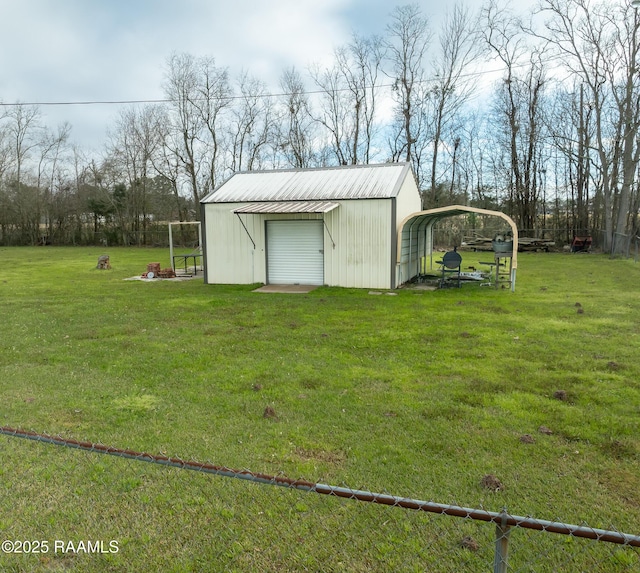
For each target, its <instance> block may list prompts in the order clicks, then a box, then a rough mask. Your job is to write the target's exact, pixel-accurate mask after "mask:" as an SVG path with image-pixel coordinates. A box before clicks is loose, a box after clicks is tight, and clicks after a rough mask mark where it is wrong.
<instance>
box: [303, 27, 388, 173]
mask: <svg viewBox="0 0 640 573" xmlns="http://www.w3.org/2000/svg"><path fill="white" fill-rule="evenodd" d="M334 56H335V62H334V64H333V66H332V67H330V68H327V69H324V70H320V69H319V67H318V66H314V67H312V68H311V70H310V71H311V77H312V78H313V81H314V82H315V84H316V85H317V86H318V87H319V88H320V90H321V92H322V98H321V103H320V110H319V115H318V116H317V117H316V118H315V119H316V121H317V122H318V123H319V124H321V125H322V126H323V127H324V128H325V130H326V132H327V133H328V134H329V137H330V140H331V150H332V153H333V154H334V155H335V158H336V160H337V162H338V164H340V165H356V164H358V163H368V162H369V161H370V159H371V148H372V142H373V138H374V135H375V123H374V122H375V114H376V101H377V96H378V91H379V89H380V88H379V80H378V77H379V75H380V69H381V63H382V45H381V40H380V39H379V38H376V37H373V38H370V39H365V38H361V37H358V36H354V37H353V39H352V42H351V43H350V44H348V45H347V46H342V47H340V48H338V49H336V50H335V52H334Z"/></svg>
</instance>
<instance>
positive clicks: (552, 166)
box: [0, 0, 640, 255]
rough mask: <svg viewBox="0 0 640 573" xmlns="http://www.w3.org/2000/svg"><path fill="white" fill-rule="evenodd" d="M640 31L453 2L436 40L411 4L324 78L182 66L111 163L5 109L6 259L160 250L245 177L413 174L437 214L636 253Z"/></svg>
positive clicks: (551, 11)
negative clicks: (70, 248) (58, 250)
mask: <svg viewBox="0 0 640 573" xmlns="http://www.w3.org/2000/svg"><path fill="white" fill-rule="evenodd" d="M639 27H640V16H639V15H638V11H637V10H636V9H634V8H633V7H632V6H631V5H630V3H629V2H628V0H620V1H616V2H614V3H612V2H600V1H590V0H541V1H540V3H539V5H538V6H537V8H536V9H535V10H534V11H532V12H530V13H527V14H518V13H514V12H513V11H511V10H510V9H508V8H505V7H503V6H501V5H499V4H498V3H497V2H496V1H495V0H490V1H489V2H488V3H487V4H486V5H485V6H484V7H483V8H482V9H481V10H480V11H479V12H477V13H473V12H471V11H470V10H469V9H468V8H466V7H465V6H463V5H461V4H458V5H455V6H454V7H453V8H451V10H450V11H449V12H448V14H447V16H446V17H445V18H444V20H443V21H442V23H441V25H440V26H439V27H438V29H437V30H433V29H432V26H431V23H430V19H429V18H428V16H427V15H426V14H424V13H423V11H422V10H421V8H420V6H419V5H417V4H408V5H404V6H398V7H396V8H395V9H393V11H392V12H391V14H390V15H389V19H388V21H387V22H386V26H385V29H384V31H383V33H381V34H380V35H371V36H361V35H358V34H357V33H354V34H353V35H352V37H351V39H350V41H349V42H348V43H346V44H345V45H343V46H339V47H337V48H336V49H335V51H334V53H333V54H332V58H331V60H330V63H329V64H328V65H319V64H312V65H309V67H308V68H307V69H306V70H304V71H301V70H299V69H296V68H288V69H286V70H284V71H283V72H282V74H281V77H280V82H279V86H278V89H277V90H274V89H273V88H271V89H269V87H268V86H267V85H266V83H265V82H263V81H261V80H260V79H258V78H255V77H253V76H251V75H250V74H248V73H240V74H239V75H233V74H232V73H231V71H230V70H229V69H228V68H226V67H224V66H220V65H219V64H218V62H217V61H216V60H215V59H214V58H213V57H196V56H193V55H191V54H188V53H176V54H172V55H171V56H169V57H168V58H167V60H166V62H165V66H164V82H163V86H162V87H163V90H164V94H165V100H164V101H163V102H162V103H148V104H136V105H129V106H127V107H122V108H121V109H120V110H119V112H118V114H117V117H116V118H115V119H114V121H113V124H112V125H111V126H110V129H109V133H108V136H107V141H106V144H105V146H104V149H103V151H102V153H101V154H100V156H99V157H96V156H88V155H87V153H86V152H85V151H83V150H82V149H80V148H78V146H76V145H73V144H72V142H71V126H70V125H68V124H64V125H62V126H60V127H58V128H57V129H56V130H52V129H50V128H49V127H47V126H46V125H44V124H43V120H42V116H41V112H40V110H39V108H38V107H37V106H28V105H22V104H12V105H7V104H5V105H3V106H2V107H1V108H0V114H1V115H0V244H5V245H7V244H42V243H45V244H46V243H51V244H85V243H94V242H96V241H103V242H108V243H109V244H152V243H153V242H154V241H155V240H158V239H157V235H158V233H157V229H158V226H159V225H160V224H161V222H166V221H176V220H179V221H189V220H195V219H197V218H198V217H199V207H198V205H199V201H200V200H201V199H202V198H203V197H204V196H205V195H206V194H207V193H209V192H211V191H212V190H214V189H216V187H217V186H219V185H220V184H221V183H222V182H223V181H224V180H225V179H226V178H228V177H229V176H230V175H231V174H233V173H234V172H238V171H243V170H258V169H277V168H309V167H319V166H333V165H336V166H337V165H359V164H367V163H378V162H387V161H408V162H410V163H411V165H412V167H413V170H414V173H415V176H416V180H417V183H418V188H419V190H420V193H421V196H422V202H423V207H424V208H425V209H426V208H431V207H437V206H442V205H446V204H451V203H463V204H467V205H472V206H479V207H484V208H490V209H499V210H502V211H504V212H506V213H507V214H509V215H510V216H511V217H513V218H514V219H515V220H516V222H517V224H518V227H519V228H520V229H521V231H522V232H523V234H525V235H530V236H539V237H540V236H544V235H545V234H548V233H550V232H551V231H550V230H553V233H555V234H556V236H554V237H551V238H556V239H559V240H564V241H570V240H571V239H572V237H573V236H575V235H586V234H594V235H596V237H594V238H597V239H598V240H599V241H600V242H601V245H600V246H601V247H602V248H603V249H604V250H605V251H606V252H610V253H611V254H613V255H624V254H628V252H629V249H630V245H631V244H632V241H633V240H634V238H636V237H637V235H638V210H639V209H640V193H639V191H638V167H639V163H640V137H639V136H640V133H639V129H638V127H639V124H640V85H639V84H640V73H639V70H640V67H639V66H640V63H639V62H638V61H637V59H638V48H639V44H640V42H639V37H638V31H639ZM489 78H494V79H489ZM495 78H497V79H495ZM154 237H156V238H154Z"/></svg>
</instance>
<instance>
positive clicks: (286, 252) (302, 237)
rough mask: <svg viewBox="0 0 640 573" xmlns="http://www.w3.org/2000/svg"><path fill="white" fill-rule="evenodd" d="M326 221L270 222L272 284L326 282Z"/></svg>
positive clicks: (269, 259)
mask: <svg viewBox="0 0 640 573" xmlns="http://www.w3.org/2000/svg"><path fill="white" fill-rule="evenodd" d="M323 231H324V229H323V224H322V221H313V220H312V221H301V220H289V221H267V267H268V271H267V272H268V281H269V283H271V284H309V285H321V284H323V283H324V249H323Z"/></svg>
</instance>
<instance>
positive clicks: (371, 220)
mask: <svg viewBox="0 0 640 573" xmlns="http://www.w3.org/2000/svg"><path fill="white" fill-rule="evenodd" d="M201 208H202V221H203V226H204V231H203V238H204V240H203V243H204V244H203V247H204V249H203V251H204V261H205V282H207V283H210V284H214V283H216V284H252V283H264V284H322V285H329V286H343V287H356V288H383V289H390V288H395V287H396V286H398V280H399V276H400V273H402V266H403V265H402V264H398V263H399V262H400V261H398V260H397V254H396V253H397V241H398V232H399V231H400V229H401V224H402V221H403V220H404V219H405V218H406V217H408V216H409V215H410V214H412V213H415V212H416V211H419V210H420V194H419V193H418V188H417V186H416V183H415V178H414V176H413V172H412V170H411V167H410V165H409V164H408V163H385V164H379V165H357V166H346V167H330V168H320V169H288V170H274V171H249V172H242V173H236V174H235V175H233V176H232V177H231V178H229V179H228V180H227V181H226V182H225V183H223V184H222V185H221V186H220V187H219V188H218V189H216V190H215V191H213V192H212V193H210V194H209V195H207V196H206V197H204V198H203V199H202V201H201ZM407 271H408V269H405V276H406V272H407Z"/></svg>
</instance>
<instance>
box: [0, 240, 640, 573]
mask: <svg viewBox="0 0 640 573" xmlns="http://www.w3.org/2000/svg"><path fill="white" fill-rule="evenodd" d="M100 254H103V251H102V250H100V249H97V248H93V249H92V248H2V249H0V318H1V320H2V325H1V327H0V396H1V400H0V425H3V426H11V427H18V428H23V429H29V430H35V431H37V432H43V433H48V434H55V435H62V436H67V437H71V438H75V439H79V440H86V441H91V442H96V443H102V444H107V445H112V446H116V447H123V448H130V449H133V450H138V451H148V452H150V453H154V454H155V453H164V454H167V455H176V456H179V457H182V458H184V459H194V460H199V461H210V462H213V463H216V464H220V465H225V466H228V467H235V468H248V469H250V470H252V471H254V472H264V473H268V474H277V475H285V476H289V477H292V478H299V477H302V478H306V479H308V480H311V481H322V482H324V483H330V484H336V485H343V484H346V485H348V486H350V487H354V488H359V489H367V490H371V491H383V492H388V493H392V494H394V495H400V496H406V497H414V498H418V499H426V500H434V501H436V502H439V503H455V504H459V505H464V506H467V507H481V506H482V507H485V508H486V509H489V510H492V511H500V510H501V509H502V508H503V507H506V508H507V509H508V510H509V512H511V513H513V514H518V515H533V516H535V517H538V518H541V519H557V520H561V521H565V522H569V523H583V522H586V523H587V524H589V525H590V526H592V527H599V528H610V527H615V528H617V529H618V530H620V531H625V532H627V533H633V534H638V533H640V361H639V360H638V347H639V340H638V337H639V336H640V334H639V333H640V328H639V327H640V319H639V318H638V317H639V316H640V297H639V296H638V295H639V293H640V286H639V285H640V265H639V264H635V263H634V262H633V261H628V260H610V259H608V258H606V257H604V256H600V255H593V254H590V255H584V254H581V255H569V254H557V253H539V254H538V253H530V254H529V253H527V254H521V255H520V257H519V268H518V282H517V289H516V292H515V293H511V292H509V291H508V290H494V289H491V288H486V287H479V286H478V285H475V284H473V285H467V284H465V285H464V286H463V288H461V289H444V290H439V291H435V292H429V291H419V290H410V289H402V290H399V291H396V293H394V294H395V296H387V295H380V296H373V295H372V294H370V293H369V291H367V290H355V289H340V288H326V287H325V288H319V289H317V290H314V291H312V292H310V293H308V294H296V295H291V294H289V295H286V294H260V293H254V292H252V290H253V287H251V286H212V285H204V284H203V281H202V279H201V278H197V279H194V280H191V281H182V282H172V281H156V282H141V281H125V280H123V279H125V278H128V277H132V276H134V275H139V274H140V273H142V272H143V271H144V270H146V265H147V263H149V262H153V261H161V262H162V266H163V267H165V266H168V264H169V263H168V259H169V254H168V250H152V249H117V248H114V249H109V250H108V254H109V255H110V257H111V264H112V267H113V268H112V269H111V270H110V271H100V270H96V269H95V265H96V262H97V258H98V256H99V255H100ZM463 257H464V260H463V267H464V266H467V265H475V264H476V263H477V261H478V258H480V260H484V259H483V258H482V255H481V254H477V253H463ZM485 258H486V255H485ZM266 409H268V411H269V412H270V414H271V415H268V416H265V410H266ZM541 427H543V428H542V429H543V430H544V428H547V429H548V431H542V432H541V431H540V429H541ZM523 436H529V437H523ZM0 456H1V459H2V464H1V467H0V477H1V480H0V481H1V484H2V489H1V490H0V493H1V498H0V534H1V535H0V537H2V539H10V540H49V542H50V543H51V544H53V541H54V540H70V541H74V540H75V541H79V540H86V539H93V540H95V539H100V540H107V542H108V541H109V540H117V541H118V543H119V551H118V552H117V553H105V554H101V555H83V554H78V552H75V554H74V552H73V551H70V552H67V553H65V552H62V551H61V552H59V553H54V552H53V551H52V549H53V548H52V547H51V548H50V550H49V551H48V552H47V553H46V554H39V555H33V554H32V555H13V554H0V570H1V571H11V572H13V571H16V572H18V571H52V570H60V571H62V570H64V571H69V570H73V571H160V570H162V571H209V570H211V571H218V570H219V571H224V570H237V571H254V570H273V571H286V570H290V571H298V570H311V571H370V570H379V571H390V570H407V571H424V570H429V571H451V570H454V569H457V570H468V571H478V570H490V569H491V563H492V559H493V556H492V555H493V554H492V550H493V548H492V543H493V533H494V532H493V527H491V526H488V525H482V526H481V527H478V526H476V524H474V523H471V522H468V521H464V520H453V519H451V518H447V517H435V518H434V517H430V516H421V515H415V514H413V515H407V512H404V511H401V510H398V509H394V508H380V507H376V506H364V505H363V504H360V503H355V502H348V501H347V502H344V501H340V500H335V499H328V498H324V499H323V496H315V495H312V494H299V493H296V492H290V491H286V490H281V489H280V488H273V487H268V486H257V485H254V484H246V483H242V482H237V481H235V480H228V479H223V478H218V477H213V476H206V475H203V474H193V473H190V472H185V471H182V472H181V471H179V470H171V469H166V468H161V467H155V466H150V465H148V464H143V463H140V462H135V461H127V460H119V459H114V458H107V457H105V456H98V455H95V454H90V453H83V452H78V451H73V450H68V449H62V448H57V447H55V446H47V445H42V444H37V443H32V442H26V441H24V440H18V439H15V438H8V437H4V436H0ZM187 474H190V475H187ZM487 474H493V475H495V476H497V477H498V478H499V480H500V481H501V482H502V485H503V487H502V488H501V489H500V490H499V491H491V490H489V489H487V488H484V487H482V485H481V480H482V478H483V477H484V476H485V475H487ZM316 498H319V499H316ZM455 522H458V523H455ZM434 531H438V532H440V533H439V534H438V535H437V536H436V535H435V533H434ZM517 534H518V532H516V533H514V539H513V543H512V546H513V548H512V555H511V559H512V567H516V568H515V569H513V570H527V571H529V570H531V571H536V572H538V571H558V570H562V568H561V567H559V565H558V564H559V563H561V562H562V559H570V560H573V559H574V557H573V556H572V553H576V554H578V557H576V558H575V559H576V561H571V565H570V566H569V565H568V566H567V567H568V568H567V569H566V570H567V571H573V570H581V569H585V568H587V569H589V570H592V571H593V570H602V571H632V570H637V569H636V568H637V567H640V559H638V554H637V553H632V554H631V556H629V555H628V554H624V553H620V552H618V551H617V550H616V551H614V550H613V549H607V551H606V552H605V554H604V555H605V556H604V557H601V556H598V557H593V551H595V549H593V550H592V549H589V550H588V551H582V550H580V551H578V550H577V549H576V548H574V546H577V542H575V540H574V543H573V545H572V544H569V545H568V544H567V542H566V540H565V539H554V540H550V539H547V538H550V537H551V536H550V535H543V534H536V535H535V536H533V537H535V538H532V537H531V536H528V537H526V540H527V541H526V543H525V542H522V543H521V545H520V547H518V541H517V538H516V536H517ZM467 535H471V536H473V537H474V538H475V539H477V540H478V542H479V546H480V547H479V550H478V551H470V550H468V549H464V548H460V547H459V540H460V538H462V537H464V536H467ZM436 537H437V539H436ZM522 539H524V537H523V538H522ZM569 541H572V540H571V539H569ZM600 545H604V544H600ZM598 550H599V549H598ZM567 555H570V556H571V557H570V558H567ZM589 556H591V557H589ZM583 558H584V559H585V561H584V562H582V561H580V559H583ZM589 558H591V559H592V560H593V561H592V562H589V561H587V560H588V559H589ZM452 563H453V564H454V566H452V565H451V564H452ZM594 563H595V564H596V565H597V566H598V567H602V568H601V569H598V568H595V567H593V565H594ZM513 564H515V565H513ZM528 566H531V569H527V568H526V567H528ZM517 567H520V569H518V568H517ZM585 570H586V569H585Z"/></svg>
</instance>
